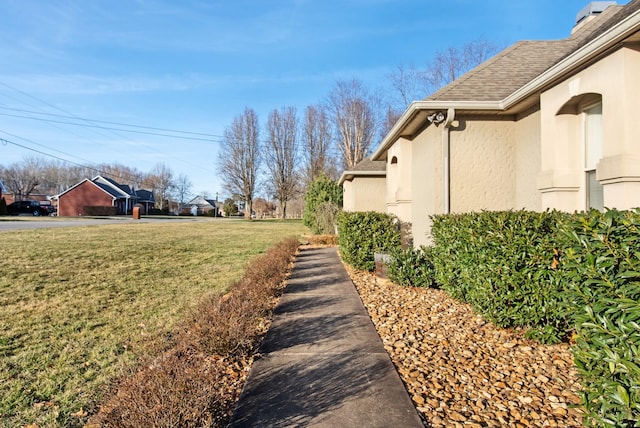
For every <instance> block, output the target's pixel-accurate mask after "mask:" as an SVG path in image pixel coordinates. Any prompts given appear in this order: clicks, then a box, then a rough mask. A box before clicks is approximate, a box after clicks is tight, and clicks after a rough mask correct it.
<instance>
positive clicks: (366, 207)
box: [342, 176, 386, 212]
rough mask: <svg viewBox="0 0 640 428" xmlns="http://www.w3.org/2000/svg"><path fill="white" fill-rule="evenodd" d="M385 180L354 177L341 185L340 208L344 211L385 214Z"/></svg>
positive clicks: (382, 178)
mask: <svg viewBox="0 0 640 428" xmlns="http://www.w3.org/2000/svg"><path fill="white" fill-rule="evenodd" d="M385 186H386V180H385V177H384V176H381V177H354V178H353V180H351V181H345V182H344V183H342V188H343V191H344V194H343V199H342V206H343V209H344V210H345V211H377V212H385V211H386V207H385V196H384V195H385Z"/></svg>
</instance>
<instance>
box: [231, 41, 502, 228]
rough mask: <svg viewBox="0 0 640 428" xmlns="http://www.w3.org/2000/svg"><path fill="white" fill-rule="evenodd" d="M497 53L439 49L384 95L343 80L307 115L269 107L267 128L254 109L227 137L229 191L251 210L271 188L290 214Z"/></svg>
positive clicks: (405, 69)
mask: <svg viewBox="0 0 640 428" xmlns="http://www.w3.org/2000/svg"><path fill="white" fill-rule="evenodd" d="M497 51H498V46H497V45H495V44H493V43H491V42H489V41H487V40H485V39H478V40H476V41H473V42H470V43H467V44H465V45H464V46H463V47H462V48H456V47H450V48H448V49H445V50H441V51H439V52H438V53H437V55H436V56H435V58H434V59H433V60H432V61H431V62H429V63H428V64H427V65H426V66H425V67H423V68H418V67H415V66H400V67H398V68H397V69H395V70H394V71H393V72H391V73H390V74H389V75H388V79H389V83H390V86H391V89H389V90H387V91H384V92H382V93H381V92H380V91H375V90H372V89H370V88H367V87H366V86H365V84H364V83H363V82H362V81H361V80H358V79H355V78H354V79H350V80H338V81H337V82H336V83H335V85H334V87H333V88H332V90H331V91H330V93H329V94H328V95H327V96H326V97H325V99H324V100H323V101H322V102H320V103H318V104H316V105H311V106H307V107H306V108H305V109H304V111H303V112H302V113H301V114H298V112H297V110H296V108H295V107H293V106H285V107H281V108H279V109H278V108H276V109H273V110H271V112H270V113H269V115H268V117H267V119H266V125H265V126H264V128H261V127H260V123H259V118H258V115H257V113H256V111H255V110H254V109H252V108H250V107H246V108H245V110H244V111H243V112H242V113H240V114H238V115H236V116H235V117H234V118H233V120H232V122H231V124H230V125H229V126H227V128H226V129H225V132H224V138H223V141H222V145H221V148H220V151H219V157H218V170H219V173H220V177H221V179H222V181H223V186H224V188H225V190H227V191H228V192H230V193H231V194H232V195H235V196H236V197H237V198H239V199H241V200H243V201H244V205H245V207H246V210H245V216H249V215H251V213H252V212H253V206H252V202H253V200H254V198H255V196H256V193H257V192H258V191H259V190H261V191H266V192H267V193H268V194H269V196H270V197H272V198H273V199H274V200H276V201H277V202H278V204H279V208H280V215H281V216H282V217H283V218H286V216H287V204H288V203H289V201H292V200H294V199H296V198H297V197H298V196H299V195H300V194H303V193H304V192H305V191H306V189H307V188H308V186H309V184H310V183H312V182H313V181H314V180H315V179H317V178H318V177H320V176H323V175H324V176H327V177H329V178H332V179H337V178H338V172H339V171H342V170H349V169H352V168H353V167H354V166H355V165H357V164H358V163H359V162H360V161H362V160H363V159H364V158H365V157H367V156H368V155H369V154H370V152H371V149H372V147H373V146H374V145H376V144H377V143H379V142H380V140H381V139H382V138H383V137H384V135H385V134H386V133H387V132H388V131H389V130H390V129H391V127H392V126H393V125H394V124H395V122H396V121H397V120H398V118H399V117H400V115H401V114H402V112H404V110H405V109H406V108H407V107H408V105H409V104H410V103H411V102H412V101H414V100H419V99H423V98H425V97H426V96H428V95H429V94H431V93H433V92H435V91H436V90H438V89H439V88H441V87H442V86H444V85H446V84H447V83H450V82H452V81H453V80H455V79H457V78H458V77H460V76H461V75H462V74H463V73H465V72H467V71H468V70H470V69H471V68H473V67H474V66H475V65H477V64H479V63H481V62H483V61H484V60H486V59H487V58H489V57H490V56H492V55H493V54H495V53H496V52H497Z"/></svg>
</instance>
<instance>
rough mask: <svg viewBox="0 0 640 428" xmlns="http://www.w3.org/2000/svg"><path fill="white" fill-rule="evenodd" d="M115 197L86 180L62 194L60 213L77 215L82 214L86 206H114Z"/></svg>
mask: <svg viewBox="0 0 640 428" xmlns="http://www.w3.org/2000/svg"><path fill="white" fill-rule="evenodd" d="M112 205H113V198H112V197H111V196H109V195H108V194H106V193H105V192H104V191H102V190H101V189H99V188H98V187H96V185H94V184H93V183H91V182H89V181H85V182H84V183H81V184H79V185H78V186H76V187H75V188H73V189H71V190H69V191H68V192H66V193H64V194H62V195H60V198H59V200H58V215H59V216H68V217H77V216H80V215H82V213H83V211H84V210H83V207H85V206H112Z"/></svg>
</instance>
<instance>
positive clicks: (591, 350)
mask: <svg viewBox="0 0 640 428" xmlns="http://www.w3.org/2000/svg"><path fill="white" fill-rule="evenodd" d="M563 231H564V234H565V237H566V238H567V241H566V242H567V244H568V247H567V251H566V256H565V259H564V261H563V267H562V270H563V281H564V283H565V285H566V289H567V294H566V297H567V301H568V304H569V307H570V308H575V310H574V311H573V312H572V313H573V320H574V323H575V326H576V329H577V342H576V344H575V346H574V347H573V352H574V359H575V363H576V366H577V369H578V372H579V373H580V375H581V376H582V381H581V383H582V387H583V392H582V404H583V406H584V407H585V409H586V410H587V412H588V413H587V415H588V416H587V421H588V422H590V423H592V424H595V425H601V426H612V427H613V426H615V427H634V426H640V367H639V365H640V352H639V349H640V325H639V324H640V210H638V209H636V210H635V211H617V210H610V211H607V212H605V213H600V212H598V211H591V212H589V213H584V214H581V215H577V216H575V217H574V218H572V219H570V220H569V221H567V222H566V223H565V224H564V227H563Z"/></svg>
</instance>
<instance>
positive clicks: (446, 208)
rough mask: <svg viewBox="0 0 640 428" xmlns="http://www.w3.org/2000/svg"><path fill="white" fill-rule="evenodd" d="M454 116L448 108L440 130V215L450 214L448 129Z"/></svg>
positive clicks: (451, 109) (453, 111)
mask: <svg viewBox="0 0 640 428" xmlns="http://www.w3.org/2000/svg"><path fill="white" fill-rule="evenodd" d="M455 116H456V110H455V109H454V108H449V109H448V110H447V118H446V119H445V121H444V128H443V129H442V153H443V156H442V159H443V170H442V213H443V214H449V213H450V212H451V160H450V155H451V150H450V146H451V144H450V142H451V139H450V135H449V133H450V128H451V124H452V123H453V120H454V119H455Z"/></svg>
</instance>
